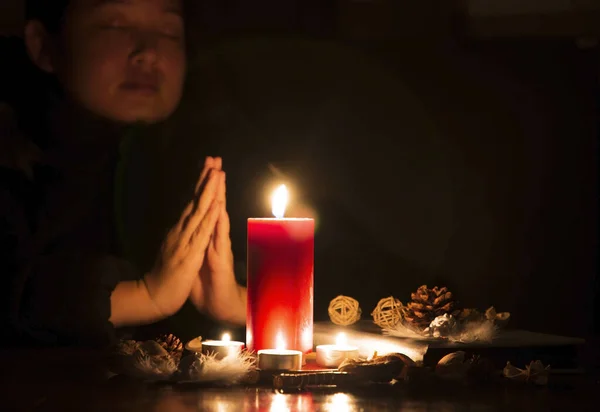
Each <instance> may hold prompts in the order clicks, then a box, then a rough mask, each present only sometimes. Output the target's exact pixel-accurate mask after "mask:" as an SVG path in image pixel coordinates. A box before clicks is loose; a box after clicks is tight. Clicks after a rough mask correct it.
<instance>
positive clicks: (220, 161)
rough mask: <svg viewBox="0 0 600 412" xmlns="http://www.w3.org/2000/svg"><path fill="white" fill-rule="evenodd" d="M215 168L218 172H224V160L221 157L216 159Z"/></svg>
mask: <svg viewBox="0 0 600 412" xmlns="http://www.w3.org/2000/svg"><path fill="white" fill-rule="evenodd" d="M213 168H215V169H217V170H223V158H221V157H218V156H217V157H215V158H214V163H213Z"/></svg>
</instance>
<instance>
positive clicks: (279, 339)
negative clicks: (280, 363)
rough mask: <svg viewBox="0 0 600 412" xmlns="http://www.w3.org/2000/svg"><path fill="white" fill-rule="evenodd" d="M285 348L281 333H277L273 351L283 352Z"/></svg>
mask: <svg viewBox="0 0 600 412" xmlns="http://www.w3.org/2000/svg"><path fill="white" fill-rule="evenodd" d="M285 346H286V345H285V339H283V335H282V334H281V332H279V333H278V334H277V336H276V337H275V349H277V350H284V349H285Z"/></svg>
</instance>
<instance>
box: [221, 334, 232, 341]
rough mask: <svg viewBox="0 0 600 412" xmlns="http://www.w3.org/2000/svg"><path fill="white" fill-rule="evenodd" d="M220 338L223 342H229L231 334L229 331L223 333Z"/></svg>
mask: <svg viewBox="0 0 600 412" xmlns="http://www.w3.org/2000/svg"><path fill="white" fill-rule="evenodd" d="M221 340H222V341H223V342H229V341H231V335H230V334H229V333H224V334H223V337H222V338H221Z"/></svg>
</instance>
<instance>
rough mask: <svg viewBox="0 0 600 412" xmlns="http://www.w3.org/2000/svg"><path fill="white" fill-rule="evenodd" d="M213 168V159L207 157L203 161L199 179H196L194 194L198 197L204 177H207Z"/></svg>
mask: <svg viewBox="0 0 600 412" xmlns="http://www.w3.org/2000/svg"><path fill="white" fill-rule="evenodd" d="M214 168H215V159H214V158H213V157H210V156H207V157H206V160H204V168H203V169H202V172H201V173H200V178H198V182H197V183H196V189H195V190H194V194H196V195H198V194H199V191H200V188H201V187H202V185H203V184H204V183H205V180H206V177H207V176H208V172H209V171H210V169H214Z"/></svg>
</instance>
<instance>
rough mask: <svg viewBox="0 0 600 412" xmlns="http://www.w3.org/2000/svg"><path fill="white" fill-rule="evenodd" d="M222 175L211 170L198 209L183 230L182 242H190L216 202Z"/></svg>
mask: <svg viewBox="0 0 600 412" xmlns="http://www.w3.org/2000/svg"><path fill="white" fill-rule="evenodd" d="M221 173H222V172H219V171H217V170H214V169H211V171H210V172H209V175H208V179H207V181H206V185H205V186H204V189H203V190H202V194H201V195H200V198H199V199H198V202H197V205H196V208H195V209H194V211H192V213H191V215H190V218H189V219H188V221H187V225H186V226H185V227H184V228H183V233H182V237H183V238H182V240H183V241H184V242H185V241H189V239H190V237H191V236H192V234H193V233H194V231H195V230H196V229H197V227H198V225H199V224H200V222H201V221H202V219H203V217H204V215H205V214H206V213H207V211H208V208H209V207H210V205H211V204H212V202H213V201H214V200H215V198H216V196H217V189H218V185H219V180H220V179H221Z"/></svg>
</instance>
